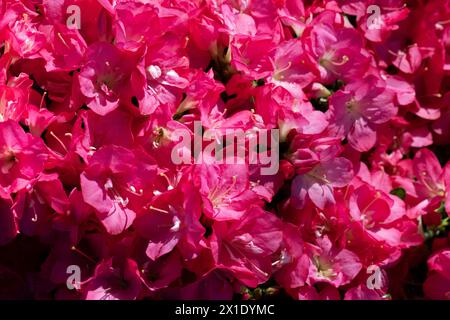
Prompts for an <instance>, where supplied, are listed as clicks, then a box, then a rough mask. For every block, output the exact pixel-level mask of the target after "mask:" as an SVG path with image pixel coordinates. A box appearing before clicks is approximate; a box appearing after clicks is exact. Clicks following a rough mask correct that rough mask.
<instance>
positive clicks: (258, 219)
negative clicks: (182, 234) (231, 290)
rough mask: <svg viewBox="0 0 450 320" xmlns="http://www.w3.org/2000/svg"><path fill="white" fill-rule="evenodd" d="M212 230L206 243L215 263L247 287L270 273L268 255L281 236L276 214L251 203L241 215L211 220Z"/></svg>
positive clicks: (278, 243) (259, 281) (269, 255)
mask: <svg viewBox="0 0 450 320" xmlns="http://www.w3.org/2000/svg"><path fill="white" fill-rule="evenodd" d="M213 230H214V232H213V234H212V236H211V239H210V240H209V245H210V247H211V251H212V254H213V257H214V260H215V261H216V264H217V267H219V268H225V269H228V270H230V271H231V272H233V274H234V276H235V277H236V278H237V279H239V280H240V281H241V282H243V283H244V284H246V285H248V286H250V287H256V286H257V285H258V284H260V283H263V282H265V281H266V280H267V279H268V278H269V277H270V274H271V272H272V271H271V264H272V261H271V255H272V254H273V253H274V252H275V251H276V250H277V249H278V248H279V246H280V243H281V240H282V231H281V228H280V223H279V220H278V218H277V217H275V216H274V215H273V214H271V213H269V212H266V211H264V210H262V209H260V208H258V207H253V208H251V209H249V211H248V212H247V214H246V215H245V217H244V218H243V219H240V220H237V221H233V222H226V221H223V222H215V223H214V225H213Z"/></svg>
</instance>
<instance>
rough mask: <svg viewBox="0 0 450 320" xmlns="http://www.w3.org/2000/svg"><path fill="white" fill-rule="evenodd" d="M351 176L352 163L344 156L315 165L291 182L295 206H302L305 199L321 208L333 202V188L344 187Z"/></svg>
mask: <svg viewBox="0 0 450 320" xmlns="http://www.w3.org/2000/svg"><path fill="white" fill-rule="evenodd" d="M352 177H353V170H352V164H351V162H350V161H348V160H347V159H345V158H336V159H332V160H329V161H326V162H322V163H320V164H318V165H316V166H315V167H314V168H313V169H312V170H310V171H308V172H306V173H304V174H300V175H298V176H296V177H295V178H294V181H293V182H292V187H291V192H292V195H293V199H294V201H295V202H296V205H297V207H299V208H302V207H303V206H304V205H305V201H306V199H311V201H312V202H313V203H314V204H315V205H316V206H317V207H318V208H321V209H323V208H324V207H325V206H326V205H327V204H333V203H335V199H334V195H333V188H342V187H345V186H346V185H347V184H348V183H349V182H350V180H351V179H352Z"/></svg>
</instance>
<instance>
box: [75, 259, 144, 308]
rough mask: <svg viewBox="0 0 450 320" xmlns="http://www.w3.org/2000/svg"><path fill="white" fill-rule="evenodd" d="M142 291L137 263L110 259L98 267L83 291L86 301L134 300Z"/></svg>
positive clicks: (128, 260)
mask: <svg viewBox="0 0 450 320" xmlns="http://www.w3.org/2000/svg"><path fill="white" fill-rule="evenodd" d="M141 289H142V285H141V279H140V276H139V270H138V267H137V264H136V262H135V261H133V260H130V259H124V260H123V261H121V260H120V259H115V258H110V259H108V260H105V261H103V262H101V263H100V264H99V265H98V266H97V268H96V269H95V275H94V276H93V277H92V278H90V279H89V280H87V281H86V284H85V285H83V288H82V291H83V295H84V298H85V299H86V300H134V299H136V298H137V297H138V296H139V293H140V291H141Z"/></svg>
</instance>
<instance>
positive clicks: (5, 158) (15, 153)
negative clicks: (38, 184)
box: [0, 120, 48, 193]
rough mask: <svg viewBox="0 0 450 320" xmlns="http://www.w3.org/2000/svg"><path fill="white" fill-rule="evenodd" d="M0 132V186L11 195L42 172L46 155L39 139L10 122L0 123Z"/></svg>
mask: <svg viewBox="0 0 450 320" xmlns="http://www.w3.org/2000/svg"><path fill="white" fill-rule="evenodd" d="M0 132H1V134H0V150H1V151H0V152H1V153H0V171H1V173H2V174H1V175H0V186H1V187H3V188H5V190H7V191H8V192H9V193H13V192H17V191H18V190H21V189H23V188H25V187H26V186H27V184H28V183H29V182H30V181H31V180H32V179H35V178H36V177H37V176H38V175H39V174H40V173H41V172H42V170H43V169H44V163H45V161H46V160H47V157H48V155H47V151H46V148H45V146H44V144H43V142H42V141H41V140H40V139H38V138H35V137H33V136H31V135H30V134H27V133H25V132H24V131H23V129H22V128H21V127H20V126H19V124H17V123H16V122H14V121H12V120H8V121H6V122H0Z"/></svg>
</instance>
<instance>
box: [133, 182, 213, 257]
mask: <svg viewBox="0 0 450 320" xmlns="http://www.w3.org/2000/svg"><path fill="white" fill-rule="evenodd" d="M173 199H178V200H179V201H177V203H174V202H173ZM200 205H201V203H200V197H199V195H198V194H196V193H195V191H194V190H193V189H192V187H189V186H188V185H185V186H180V187H178V188H177V189H173V190H170V191H167V192H164V193H163V194H161V195H159V196H156V198H155V199H153V200H152V202H151V203H150V205H149V206H148V212H147V213H144V214H141V215H140V216H139V217H138V218H137V219H136V221H135V223H134V225H135V227H136V230H137V232H138V234H139V235H140V236H141V237H143V238H145V239H147V240H148V245H147V250H146V253H147V256H148V257H149V258H150V259H152V260H156V259H158V258H159V257H161V256H163V255H165V254H167V253H169V252H171V251H172V250H173V249H174V248H175V246H178V247H179V248H180V252H181V254H182V255H183V256H184V257H185V258H186V259H192V258H193V257H195V256H196V252H197V251H198V249H197V247H198V244H199V242H200V241H201V240H202V238H203V234H204V233H205V229H204V228H203V226H202V225H201V224H200V222H199V221H200V215H201V208H200Z"/></svg>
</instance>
